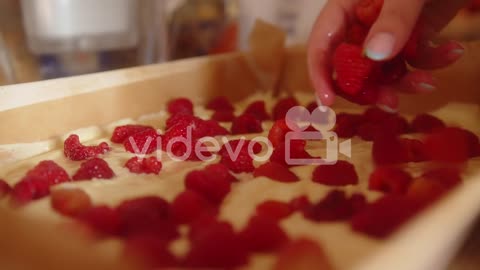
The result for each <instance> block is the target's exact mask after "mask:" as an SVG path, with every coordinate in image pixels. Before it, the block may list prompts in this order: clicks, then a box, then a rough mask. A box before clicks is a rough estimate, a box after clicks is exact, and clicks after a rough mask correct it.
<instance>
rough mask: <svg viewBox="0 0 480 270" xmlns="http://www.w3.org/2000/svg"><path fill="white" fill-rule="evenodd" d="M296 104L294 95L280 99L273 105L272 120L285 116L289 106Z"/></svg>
mask: <svg viewBox="0 0 480 270" xmlns="http://www.w3.org/2000/svg"><path fill="white" fill-rule="evenodd" d="M298 105H299V104H298V101H297V100H296V99H295V98H294V97H288V98H284V99H280V100H279V101H278V102H277V104H275V106H274V107H273V120H280V119H283V118H285V116H286V115H287V112H288V111H289V110H290V109H291V108H293V107H295V106H298Z"/></svg>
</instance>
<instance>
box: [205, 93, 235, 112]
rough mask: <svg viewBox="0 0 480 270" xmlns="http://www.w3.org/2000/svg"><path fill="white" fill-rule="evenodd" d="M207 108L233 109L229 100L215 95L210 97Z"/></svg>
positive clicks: (218, 109)
mask: <svg viewBox="0 0 480 270" xmlns="http://www.w3.org/2000/svg"><path fill="white" fill-rule="evenodd" d="M207 109H210V110H214V111H233V110H234V108H233V105H232V103H230V101H229V100H228V99H227V98H226V97H223V96H220V97H216V98H214V99H212V100H211V101H210V102H208V104H207Z"/></svg>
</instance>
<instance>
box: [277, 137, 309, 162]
mask: <svg viewBox="0 0 480 270" xmlns="http://www.w3.org/2000/svg"><path fill="white" fill-rule="evenodd" d="M305 145H306V142H305V141H304V140H292V141H290V149H287V148H286V144H285V143H282V144H280V145H278V146H277V147H275V149H273V152H272V155H271V156H270V161H271V162H275V163H278V164H280V165H283V166H289V165H290V164H288V162H287V160H286V151H289V152H290V159H310V158H312V156H311V155H310V154H309V153H308V152H307V151H306V150H305Z"/></svg>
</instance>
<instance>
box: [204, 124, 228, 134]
mask: <svg viewBox="0 0 480 270" xmlns="http://www.w3.org/2000/svg"><path fill="white" fill-rule="evenodd" d="M202 124H203V125H204V126H205V129H206V132H207V133H206V135H205V136H211V137H215V136H220V135H228V134H230V133H229V132H228V130H226V129H225V128H224V127H222V126H221V125H220V124H219V123H218V122H217V121H214V120H207V121H204V122H202Z"/></svg>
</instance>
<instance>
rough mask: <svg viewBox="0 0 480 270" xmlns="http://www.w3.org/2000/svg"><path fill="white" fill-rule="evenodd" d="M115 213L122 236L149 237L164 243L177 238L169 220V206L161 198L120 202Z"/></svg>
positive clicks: (143, 198) (153, 197)
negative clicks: (162, 240)
mask: <svg viewBox="0 0 480 270" xmlns="http://www.w3.org/2000/svg"><path fill="white" fill-rule="evenodd" d="M116 212H117V214H118V217H119V223H120V225H119V232H120V234H121V235H123V236H131V235H151V236H155V237H158V238H161V239H164V240H166V241H168V240H172V239H175V238H176V237H177V236H178V231H177V229H176V225H175V224H174V223H173V221H172V220H171V219H170V206H169V204H168V203H167V201H165V200H164V199H162V198H159V197H155V196H148V197H142V198H136V199H132V200H128V201H124V202H122V203H121V204H120V205H119V206H118V207H117V208H116Z"/></svg>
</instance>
